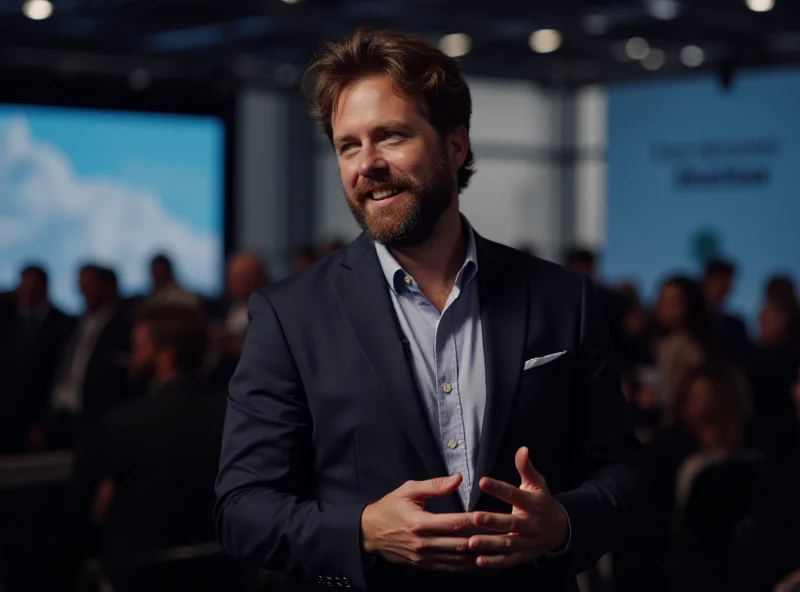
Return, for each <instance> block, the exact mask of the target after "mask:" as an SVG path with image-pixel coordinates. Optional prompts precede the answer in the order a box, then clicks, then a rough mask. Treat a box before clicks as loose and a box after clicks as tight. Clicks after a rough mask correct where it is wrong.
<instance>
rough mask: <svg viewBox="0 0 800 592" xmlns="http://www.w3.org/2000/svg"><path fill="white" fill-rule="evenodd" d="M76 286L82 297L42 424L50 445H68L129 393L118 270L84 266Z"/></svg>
mask: <svg viewBox="0 0 800 592" xmlns="http://www.w3.org/2000/svg"><path fill="white" fill-rule="evenodd" d="M78 285H79V289H80V291H81V295H82V296H83V300H84V310H83V314H82V315H81V316H80V318H79V319H78V321H77V323H76V326H75V327H74V329H73V331H72V334H71V336H70V338H69V339H68V341H67V345H66V347H65V348H64V352H63V355H62V357H61V360H60V361H59V364H58V370H57V371H56V375H55V380H54V383H53V389H52V392H51V393H50V396H49V399H48V405H47V407H48V409H47V418H46V421H45V425H44V426H43V427H42V428H37V430H38V429H44V432H45V434H46V438H45V439H46V441H47V446H48V447H50V448H70V447H72V446H73V445H74V444H75V443H76V442H77V441H79V440H80V439H81V438H83V437H84V436H85V435H86V434H89V433H90V432H91V431H92V429H93V428H94V426H95V425H96V423H97V420H98V419H99V418H100V417H102V415H103V414H104V413H106V412H107V411H109V410H110V409H112V408H113V407H114V406H116V405H118V404H119V403H120V402H122V401H123V400H124V399H125V398H126V397H127V396H128V395H129V394H130V393H129V391H128V389H127V388H126V376H125V375H126V369H127V365H128V353H129V350H130V318H129V316H128V312H127V311H126V310H125V308H124V307H123V306H122V302H121V299H120V297H119V287H118V282H117V275H116V273H115V272H114V271H113V270H112V269H109V268H106V267H100V266H97V265H84V266H83V267H82V268H81V269H80V272H79V276H78Z"/></svg>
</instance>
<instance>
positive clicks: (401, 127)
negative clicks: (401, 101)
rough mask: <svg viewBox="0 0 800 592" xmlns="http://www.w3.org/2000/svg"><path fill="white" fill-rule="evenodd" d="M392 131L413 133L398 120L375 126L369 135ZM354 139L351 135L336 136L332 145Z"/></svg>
mask: <svg viewBox="0 0 800 592" xmlns="http://www.w3.org/2000/svg"><path fill="white" fill-rule="evenodd" d="M393 129H399V130H402V131H404V132H412V131H413V128H412V127H411V126H410V125H408V124H407V123H405V122H402V121H400V120H392V121H386V122H384V123H382V124H381V125H378V126H375V127H374V128H373V129H372V130H370V131H371V133H375V132H378V133H380V132H385V131H388V130H393ZM354 137H355V136H353V135H352V134H344V135H341V136H336V137H335V138H334V139H333V143H334V144H341V143H342V142H345V141H348V140H352V139H354Z"/></svg>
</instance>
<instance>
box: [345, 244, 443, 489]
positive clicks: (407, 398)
mask: <svg viewBox="0 0 800 592" xmlns="http://www.w3.org/2000/svg"><path fill="white" fill-rule="evenodd" d="M341 265H342V266H343V267H345V268H346V269H347V271H344V272H343V273H341V274H339V275H338V276H336V277H334V278H332V279H331V283H332V285H333V289H334V292H335V293H336V295H337V298H338V300H339V306H340V307H341V309H342V312H343V313H344V315H345V317H346V318H347V320H348V322H349V323H350V326H351V327H352V328H353V331H354V333H355V335H356V338H357V339H358V342H359V344H360V345H361V350H362V353H363V354H364V356H365V357H366V359H367V361H368V362H369V365H370V367H371V369H372V371H373V372H374V374H375V376H376V377H377V379H378V381H379V382H380V383H381V384H382V385H383V389H382V390H383V393H384V395H385V396H386V397H387V399H388V401H389V403H390V405H391V406H392V408H393V409H394V411H395V413H396V414H397V417H398V419H399V420H400V422H401V424H402V425H403V427H404V428H405V431H406V433H407V434H408V437H409V439H410V440H411V443H412V444H413V445H414V448H415V449H416V450H417V452H418V454H419V456H420V457H421V458H422V461H423V462H424V464H425V468H426V469H427V470H428V472H429V473H430V475H431V477H438V476H442V475H446V474H447V469H446V467H445V464H444V461H443V460H442V457H441V455H440V454H439V447H438V446H437V443H436V440H435V439H434V437H433V434H432V433H431V430H430V427H429V422H428V419H427V416H426V414H425V409H424V407H423V405H422V401H421V399H420V394H419V389H418V387H417V382H416V379H415V377H414V374H413V369H412V367H411V360H410V357H409V354H407V353H406V351H404V346H403V345H402V341H401V340H402V338H403V336H402V334H401V330H400V327H399V324H398V322H397V318H396V316H395V311H394V307H393V305H392V301H391V298H390V296H389V288H388V286H387V285H386V278H385V277H384V275H383V272H382V270H381V267H380V263H379V262H378V256H377V254H376V253H375V248H374V246H373V245H372V243H371V242H370V240H369V239H368V238H367V237H366V236H365V235H363V234H362V235H361V236H360V237H359V238H358V239H357V240H356V241H354V242H353V243H351V244H350V245H349V246H348V247H347V248H346V249H345V252H344V254H343V256H342V261H341Z"/></svg>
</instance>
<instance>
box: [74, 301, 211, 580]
mask: <svg viewBox="0 0 800 592" xmlns="http://www.w3.org/2000/svg"><path fill="white" fill-rule="evenodd" d="M131 342H132V347H131V358H130V360H131V361H130V377H131V379H132V380H135V381H137V382H140V383H145V384H147V386H148V388H147V393H146V395H145V396H142V397H139V398H136V399H133V400H131V401H129V402H127V403H125V404H123V405H121V406H119V407H118V408H117V409H115V410H113V411H112V412H110V413H109V414H108V415H106V416H104V417H103V419H102V420H101V421H100V424H99V426H98V428H97V430H96V434H95V437H94V438H92V439H91V441H89V442H87V443H86V444H87V445H86V446H85V447H82V449H81V454H80V457H79V458H80V460H79V463H78V470H77V472H76V481H77V485H78V490H79V491H80V492H81V494H80V495H79V500H80V502H81V503H80V504H79V505H80V507H81V514H82V515H83V516H84V519H85V520H86V519H89V520H90V521H91V522H93V523H94V524H96V525H97V526H99V527H100V530H101V532H102V537H101V539H102V541H103V545H102V550H103V557H102V559H103V560H104V561H105V562H106V565H107V567H108V569H109V571H110V572H111V574H112V577H113V578H114V580H115V584H116V586H117V588H118V589H124V590H128V589H137V590H143V589H147V590H151V589H154V588H153V585H154V582H151V581H149V579H148V580H147V581H141V580H140V578H142V577H146V578H149V577H151V576H155V575H156V573H155V572H152V571H149V570H147V571H144V572H142V571H139V570H138V569H136V568H138V567H139V564H140V563H143V562H144V559H146V557H147V555H148V554H152V553H153V552H158V551H163V550H164V549H171V548H175V547H181V546H186V545H196V544H198V543H209V542H214V541H215V534H214V524H213V520H212V508H213V504H214V487H213V484H214V476H215V474H216V468H217V460H218V458H219V447H220V441H221V438H222V424H223V420H224V416H225V396H224V394H223V393H220V392H218V391H215V390H213V389H210V388H208V387H207V386H206V385H205V384H204V381H203V379H202V376H201V372H202V371H203V369H204V362H205V359H206V353H207V348H208V344H209V327H208V321H207V319H206V317H205V315H204V314H203V313H202V312H201V311H200V310H199V309H198V308H197V307H188V306H185V305H183V304H163V305H149V306H146V307H144V308H142V309H141V310H140V311H139V312H138V314H137V317H136V321H135V324H134V328H133V333H132V338H131ZM158 573H159V574H160V575H159V577H158V578H156V579H158V580H160V579H161V578H162V577H164V572H162V571H159V572H158ZM134 584H136V586H138V587H136V586H134ZM145 584H146V585H145ZM172 585H173V586H174V582H172ZM182 585H188V584H187V583H186V582H182ZM160 586H161V584H160ZM178 587H179V588H180V587H181V586H178ZM189 587H192V586H189ZM158 589H159V590H160V589H169V588H168V587H167V586H165V585H164V586H162V587H159V588H158ZM172 589H175V588H174V587H173V588H172Z"/></svg>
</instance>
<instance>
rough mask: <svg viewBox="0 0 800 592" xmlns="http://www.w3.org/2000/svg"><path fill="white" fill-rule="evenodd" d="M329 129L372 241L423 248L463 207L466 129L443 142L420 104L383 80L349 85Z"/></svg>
mask: <svg viewBox="0 0 800 592" xmlns="http://www.w3.org/2000/svg"><path fill="white" fill-rule="evenodd" d="M331 123H332V128H333V141H334V147H335V149H336V154H337V157H338V160H339V172H340V174H341V177H342V185H343V186H344V191H345V196H346V198H347V205H348V206H349V207H350V211H351V212H352V213H353V216H354V217H355V219H356V222H358V224H359V225H360V226H361V228H362V229H363V230H364V231H366V233H367V234H368V235H369V236H370V238H371V239H372V240H374V241H376V242H380V243H383V244H385V245H387V246H394V247H403V246H413V245H416V244H419V243H422V242H424V241H425V240H426V239H427V238H428V237H429V236H430V235H431V234H432V232H433V231H434V229H435V227H436V224H437V222H438V221H439V219H440V217H441V215H442V214H443V213H444V212H445V211H446V210H447V209H448V208H450V207H451V206H452V207H457V202H456V195H457V190H456V172H457V170H458V168H459V167H460V166H461V165H462V164H463V162H464V159H465V157H466V151H467V148H468V139H467V134H466V130H464V129H459V130H457V131H455V132H453V133H452V134H448V136H447V137H446V138H444V139H442V138H441V137H440V135H439V133H438V132H437V131H436V130H435V129H434V128H433V126H431V124H430V123H429V122H428V121H427V119H425V117H424V116H423V114H422V111H421V108H420V106H419V105H418V104H417V103H416V102H415V101H412V100H408V99H404V98H401V97H399V96H397V95H396V94H395V93H394V92H393V91H392V89H391V86H390V85H389V81H388V79H387V78H386V77H384V76H371V77H368V78H364V79H362V80H359V81H358V82H355V83H353V84H352V85H350V86H349V87H347V88H346V89H345V90H344V91H343V92H342V94H341V95H340V96H339V100H338V102H337V104H336V108H335V111H334V113H333V117H332V122H331Z"/></svg>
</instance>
